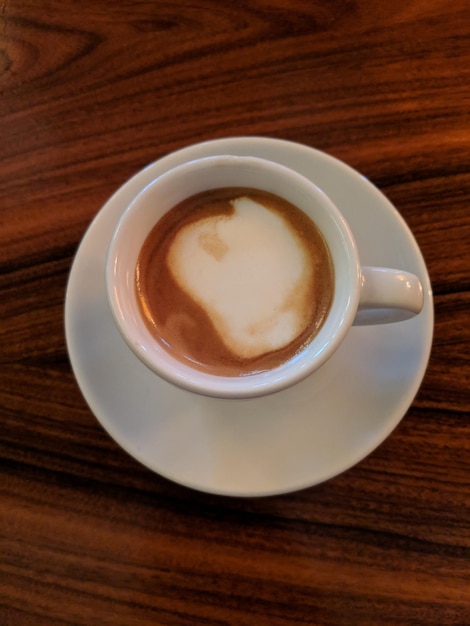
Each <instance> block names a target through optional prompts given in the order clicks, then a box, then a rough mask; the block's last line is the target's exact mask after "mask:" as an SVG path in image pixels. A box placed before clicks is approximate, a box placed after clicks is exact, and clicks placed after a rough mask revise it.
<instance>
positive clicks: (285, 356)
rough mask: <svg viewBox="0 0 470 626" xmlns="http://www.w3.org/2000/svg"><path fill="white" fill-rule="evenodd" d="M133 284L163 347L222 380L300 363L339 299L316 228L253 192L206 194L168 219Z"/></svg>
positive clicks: (152, 237)
mask: <svg viewBox="0 0 470 626" xmlns="http://www.w3.org/2000/svg"><path fill="white" fill-rule="evenodd" d="M258 215H259V219H258ZM252 217H253V226H252V225H251V222H250V220H251V219H252ZM256 220H257V221H256ZM270 228H271V230H270ZM276 237H279V241H280V242H281V243H280V244H279V243H278V242H277V239H276ZM284 241H285V242H286V245H284ZM236 247H238V248H240V249H239V250H234V249H233V248H236ZM282 254H285V257H286V258H283V257H282ZM290 257H292V259H291V258H290ZM294 257H295V259H294ZM270 259H271V260H272V261H275V263H273V267H270V266H268V262H269V260H270ZM290 266H292V267H290ZM284 270H286V271H284ZM224 272H225V273H224ZM289 272H290V273H289ZM135 278H136V293H137V297H138V302H139V306H140V309H141V312H142V315H143V317H144V319H145V322H146V324H147V326H148V328H149V330H150V331H151V333H152V335H153V336H154V337H155V339H156V340H157V341H158V342H159V343H160V344H161V345H162V346H163V347H164V348H165V349H166V350H167V351H169V352H170V353H171V354H172V355H173V356H174V357H176V358H177V359H179V360H180V361H182V362H184V363H186V364H187V365H191V366H193V367H195V368H197V369H199V370H202V371H205V372H208V373H211V374H215V375H221V376H244V375H249V374H253V373H257V372H260V371H266V370H269V369H272V368H274V367H276V366H278V365H280V364H281V363H283V362H285V361H287V360H289V359H291V358H292V357H293V356H295V355H296V354H297V353H298V352H299V351H300V350H302V348H303V347H304V346H305V345H306V344H307V343H308V342H309V341H310V340H311V339H312V338H313V337H314V336H315V335H316V334H317V333H318V331H319V329H320V328H321V326H322V324H323V322H324V320H325V318H326V316H327V315H328V312H329V309H330V306H331V302H332V299H333V291H334V271H333V266H332V262H331V258H330V253H329V250H328V247H327V245H326V243H325V241H324V239H323V237H322V235H321V233H320V232H319V230H318V228H317V227H316V226H315V224H314V223H313V222H312V220H311V219H310V218H309V217H308V216H306V215H305V214H304V213H303V212H302V211H301V210H300V209H298V208H297V207H295V206H293V205H292V204H290V203H289V202H287V201H285V200H284V199H282V198H279V197H278V196H275V195H273V194H270V193H267V192H264V191H259V190H255V189H245V188H222V189H212V190H209V191H206V192H203V193H199V194H197V195H195V196H192V197H190V198H187V199H186V200H184V201H183V202H181V203H180V204H178V205H177V206H175V207H174V208H173V209H171V210H170V211H169V212H168V213H166V214H165V215H164V217H163V218H161V219H160V221H159V222H158V223H157V224H156V225H155V227H154V228H153V230H152V231H151V232H150V233H149V235H148V237H147V239H146V241H145V243H144V245H143V247H142V250H141V252H140V255H139V258H138V262H137V267H136V274H135ZM257 281H258V282H257ZM245 283H246V284H245ZM222 300H223V301H222ZM252 312H253V316H252V317H253V319H251V317H250V316H251V315H252ZM258 312H259V314H258Z"/></svg>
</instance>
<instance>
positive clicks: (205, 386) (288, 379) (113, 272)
mask: <svg viewBox="0 0 470 626" xmlns="http://www.w3.org/2000/svg"><path fill="white" fill-rule="evenodd" d="M216 165H217V167H220V168H223V167H236V168H237V167H239V166H240V167H241V166H245V167H258V168H260V167H261V168H263V171H267V170H269V172H270V174H271V175H273V174H274V175H275V176H279V177H282V180H284V181H287V182H289V183H290V185H291V186H292V185H294V184H295V185H300V186H302V188H303V190H304V192H305V193H313V194H315V196H316V197H317V198H318V199H320V200H321V204H322V206H323V207H324V209H325V208H326V209H327V211H328V212H329V215H330V216H331V219H333V221H334V222H335V224H336V227H337V228H338V232H339V233H340V234H341V237H342V245H343V246H344V248H345V251H346V256H347V259H348V264H347V268H346V269H347V271H348V276H347V277H343V278H345V279H346V280H347V283H348V284H349V289H348V293H347V294H346V297H344V294H342V297H343V300H344V301H345V302H346V304H345V305H344V306H343V308H342V310H341V311H339V310H337V306H336V307H335V304H336V301H337V297H338V294H337V289H338V286H337V285H336V279H335V293H334V300H333V303H332V305H331V309H330V313H329V314H328V316H327V319H326V320H325V323H324V324H323V325H322V327H321V329H320V331H319V333H318V334H317V335H315V337H314V338H313V339H312V340H311V341H310V342H309V343H308V344H307V346H306V347H305V348H304V349H302V350H301V351H300V353H299V355H297V356H294V357H293V358H291V359H289V360H288V361H286V362H285V363H283V364H281V365H279V366H277V367H276V368H273V369H271V370H268V371H266V372H261V373H254V374H249V375H246V376H236V377H229V376H219V375H215V374H209V373H206V372H202V371H200V370H197V369H195V368H192V367H190V366H188V365H185V364H184V363H182V362H181V361H179V360H177V359H176V358H175V357H173V356H171V355H170V353H168V352H167V351H165V350H164V349H163V348H162V347H160V346H157V345H156V341H155V340H152V336H151V334H150V332H149V331H148V329H146V326H145V324H144V323H143V320H142V318H141V317H140V319H138V317H137V316H140V313H138V312H136V310H135V307H134V308H132V307H131V309H129V308H128V307H126V306H125V305H126V298H127V299H129V296H130V297H131V299H132V298H133V297H134V298H135V290H134V273H133V272H134V271H135V266H134V267H133V268H132V275H131V272H130V271H129V268H127V274H126V276H125V281H122V279H121V280H120V282H119V280H118V276H121V278H122V268H121V267H120V265H119V263H120V254H119V252H120V250H121V249H122V248H121V247H122V245H123V241H125V239H126V237H127V236H128V230H127V229H128V228H129V226H130V225H131V224H132V223H135V220H136V216H138V215H139V214H140V215H142V212H143V211H144V206H145V202H146V201H147V200H148V198H149V197H151V196H152V194H153V193H155V188H156V187H164V186H165V185H168V186H170V185H171V183H172V182H174V181H175V180H178V179H179V178H180V177H181V176H182V175H184V174H186V175H188V174H189V173H190V172H191V173H192V174H197V173H198V172H200V171H201V170H202V169H205V168H207V167H209V168H213V167H214V166H216ZM223 186H228V185H219V187H223ZM234 186H235V185H234ZM240 186H245V185H243V184H242V185H240ZM253 186H254V185H253ZM262 187H263V186H260V188H262ZM208 188H216V187H214V185H212V186H210V187H208ZM201 191H203V189H201ZM193 193H197V192H189V193H187V194H184V197H189V196H190V195H193ZM278 195H287V194H279V193H278ZM172 206H174V204H173V205H172ZM170 208H171V206H169V207H168V209H167V210H169V209H170ZM300 208H301V207H300ZM324 209H322V210H324ZM164 212H166V211H164ZM158 219H159V218H157V219H155V221H154V222H153V224H155V223H157V221H158ZM148 232H149V231H148V230H147V234H148ZM144 239H145V237H144ZM144 239H142V240H141V241H140V245H139V250H140V248H141V246H142V244H143V241H144ZM329 243H330V242H328V245H329ZM119 272H121V274H119ZM335 274H336V266H335ZM105 279H106V292H107V299H108V304H109V306H110V309H111V313H112V317H113V319H114V322H115V324H116V326H117V328H118V330H119V332H120V334H121V336H122V337H123V339H124V340H125V342H126V343H127V345H128V346H129V347H130V349H131V350H132V351H133V352H134V353H135V354H136V356H137V357H138V358H139V359H140V360H141V361H142V362H143V363H144V364H145V365H146V366H147V367H149V369H150V370H152V371H153V372H154V373H155V374H156V375H158V376H160V377H161V378H163V379H165V380H167V381H168V382H170V383H173V384H175V385H177V386H178V387H180V388H183V389H186V390H188V391H192V392H196V393H199V394H202V395H208V396H211V397H219V398H250V397H258V396H263V395H267V394H271V393H274V392H277V391H281V390H282V389H285V388H286V387H289V386H292V385H294V384H296V383H298V382H300V381H301V380H302V379H304V378H306V377H307V376H308V375H310V374H312V373H313V372H314V371H315V370H316V369H318V368H319V367H321V365H323V364H324V363H325V362H326V361H327V360H328V359H329V358H330V357H331V356H332V354H333V353H334V352H335V351H336V349H337V348H338V347H339V345H340V343H341V341H342V340H343V339H344V337H345V335H346V333H347V332H348V330H349V328H350V326H351V325H352V323H353V320H354V317H355V314H356V311H357V306H358V302H359V284H360V263H359V258H358V252H357V246H356V243H355V240H354V237H353V235H352V233H351V230H350V228H349V226H348V224H347V223H346V221H345V219H344V218H343V216H342V214H341V212H340V211H339V209H338V208H337V207H336V206H335V205H334V203H333V202H332V201H331V199H330V198H329V197H328V196H327V195H326V194H325V193H324V192H323V191H322V190H321V189H320V188H319V187H318V186H317V185H316V184H315V183H314V182H312V181H311V180H310V179H308V178H306V177H305V176H303V175H302V174H300V173H298V172H296V171H295V170H292V169H291V168H289V167H287V166H284V165H281V164H279V163H276V162H273V161H269V160H267V159H263V158H259V157H252V156H234V155H217V156H210V157H203V158H200V159H194V160H191V161H188V162H185V163H183V164H180V165H178V166H176V167H174V168H171V169H170V170H168V171H166V172H165V173H163V174H161V175H159V176H157V177H156V178H155V179H154V180H152V181H151V182H150V183H149V184H148V185H146V186H145V187H144V188H143V189H142V190H141V191H140V192H139V193H138V194H137V195H136V196H135V197H134V198H133V199H132V201H131V202H130V203H129V205H128V206H127V207H126V209H125V210H124V212H123V214H122V215H121V217H120V219H119V220H118V223H117V226H116V228H115V230H114V232H113V235H112V238H111V241H110V243H109V246H108V250H107V254H106V261H105ZM123 282H124V283H125V288H124V287H123ZM131 285H132V286H131ZM123 292H124V293H123ZM132 294H133V295H132ZM333 310H335V319H336V318H337V319H336V321H335V324H334V328H333V330H328V329H329V328H330V327H333V324H332V317H333V315H332V312H333ZM136 328H139V329H141V330H142V329H144V328H145V329H146V333H145V331H144V332H143V335H139V336H138V333H136V332H135V329H136ZM328 333H329V334H328ZM143 337H147V340H150V341H152V344H153V345H152V349H151V350H150V349H149V345H148V344H147V345H146V343H145V341H143V340H142V338H143ZM313 352H315V353H314V354H313ZM309 354H311V356H310V358H308V355H309Z"/></svg>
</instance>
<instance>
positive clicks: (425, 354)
mask: <svg viewBox="0 0 470 626" xmlns="http://www.w3.org/2000/svg"><path fill="white" fill-rule="evenodd" d="M259 142H261V144H262V145H263V146H266V145H269V144H271V147H272V148H273V150H274V149H276V150H282V147H283V146H287V147H288V149H289V150H291V149H295V150H298V151H299V154H300V152H302V153H303V158H306V159H309V157H310V158H311V155H312V153H316V155H317V156H318V157H319V158H321V159H326V160H327V161H329V162H330V164H331V166H332V167H340V168H341V169H343V170H347V172H348V175H349V176H351V175H353V176H355V177H356V178H357V180H358V181H359V183H360V184H362V185H364V184H366V185H367V191H368V193H375V194H377V197H378V198H379V201H380V203H381V204H382V205H384V206H386V207H387V209H388V210H389V211H390V210H392V211H393V213H394V218H395V219H398V220H399V222H400V228H401V229H405V231H406V235H407V243H408V244H409V245H412V246H413V253H414V256H415V257H416V260H417V262H418V261H419V263H420V264H421V266H422V272H423V275H422V276H421V278H422V280H423V287H424V291H425V300H426V302H427V305H428V307H427V318H425V319H423V324H425V323H426V322H427V328H426V329H424V330H425V334H426V341H423V347H422V348H421V349H420V350H419V354H420V365H421V366H420V368H419V370H418V371H416V373H415V376H413V380H414V384H413V385H411V387H410V390H409V391H408V392H407V393H404V394H403V396H402V397H400V399H399V400H398V401H397V403H396V404H397V406H396V407H395V408H394V410H393V411H391V412H390V414H391V415H398V414H399V416H398V417H396V418H395V419H389V420H388V421H387V417H386V416H384V423H385V424H388V426H389V427H388V428H385V429H383V430H382V431H381V433H380V434H381V437H380V438H379V439H376V440H375V441H374V442H373V443H372V445H370V446H369V447H363V448H362V449H361V450H360V452H359V454H357V455H356V457H357V458H356V460H355V461H354V462H352V463H351V462H347V463H346V464H345V465H344V466H341V464H339V463H337V467H336V470H335V471H333V472H330V473H327V474H326V475H323V476H320V477H318V476H317V477H312V478H311V479H307V480H305V481H299V483H298V484H296V485H295V486H291V487H290V488H288V489H286V488H285V487H284V488H281V489H276V488H275V487H273V488H271V489H269V490H262V491H250V492H247V491H246V489H243V490H240V491H236V490H234V489H230V490H224V489H221V488H217V489H214V488H211V487H208V486H207V485H206V486H202V485H201V484H198V483H197V482H191V481H188V480H184V481H183V480H181V479H179V478H176V477H175V476H173V475H171V474H169V473H165V471H162V469H161V468H159V469H156V467H155V466H152V464H151V463H149V461H148V459H145V458H142V456H140V455H139V454H138V453H137V452H136V450H132V449H131V446H130V444H129V442H126V441H122V440H120V438H119V436H116V433H114V432H112V428H111V429H110V428H109V427H108V426H109V424H110V420H109V419H107V418H105V417H104V416H103V415H99V414H98V413H99V411H97V408H96V407H93V406H92V404H91V403H90V398H88V397H87V394H86V393H85V389H86V387H87V384H86V383H85V382H84V380H83V379H81V377H80V373H79V372H78V371H77V369H78V366H77V364H76V362H75V355H74V353H73V348H72V344H73V337H72V334H73V332H72V328H71V320H70V315H71V312H70V307H69V304H70V299H71V290H72V280H71V279H72V276H73V273H74V269H75V268H76V265H77V264H78V263H79V262H80V261H81V260H82V259H81V252H82V250H83V249H84V246H85V242H86V241H87V238H88V237H89V236H91V235H90V233H91V232H92V231H94V230H95V229H98V228H99V225H100V220H101V219H104V218H105V217H109V215H108V213H109V214H111V213H112V212H113V209H114V212H116V209H115V208H114V204H115V203H116V202H117V201H118V200H119V197H120V196H122V197H123V196H124V195H125V194H126V192H129V190H130V189H131V188H132V187H133V186H135V185H136V183H137V181H139V180H143V179H144V178H145V177H146V176H147V174H151V172H152V168H155V167H156V166H157V165H159V166H160V167H162V166H164V167H165V168H166V169H168V168H170V167H172V162H173V163H174V162H175V161H176V162H177V161H178V160H179V159H181V157H182V156H184V155H185V154H189V153H191V154H193V153H194V152H195V151H196V152H197V151H198V150H199V151H202V152H204V151H205V150H207V149H211V150H213V149H217V150H218V149H219V148H220V147H222V146H226V145H227V144H229V145H230V146H232V149H233V150H234V148H233V146H234V145H235V146H237V148H235V149H236V150H238V151H240V150H244V149H246V148H247V147H248V146H252V148H251V149H253V148H254V144H255V143H256V144H258V143H259ZM219 153H220V152H216V153H215V154H219ZM192 158H198V157H197V156H196V157H194V156H193V157H192ZM276 162H279V161H277V160H276ZM134 193H136V192H134ZM340 208H341V207H340ZM124 210H125V206H124V207H121V209H120V212H119V215H121V214H122V212H123V211H124ZM117 219H119V216H118V218H117ZM114 221H115V220H114V219H113V222H114ZM108 321H109V322H111V323H112V318H111V314H110V315H109V320H108ZM433 326H434V310H433V298H432V291H431V285H430V281H429V275H428V272H427V268H426V265H425V262H424V258H423V256H422V253H421V251H420V249H419V247H418V244H417V242H416V240H415V239H414V236H413V234H412V233H411V231H410V229H409V227H408V225H407V224H406V222H405V220H404V219H403V217H402V216H401V215H400V213H399V212H398V211H397V209H396V208H395V207H394V206H393V205H392V204H391V203H390V201H389V200H388V198H386V196H384V195H383V194H382V192H380V191H379V190H378V189H377V188H376V187H375V186H374V185H373V184H372V183H371V182H370V181H369V180H367V179H365V177H364V176H362V175H361V174H359V173H358V172H357V171H356V170H354V169H353V168H351V167H350V166H348V165H347V164H345V163H343V162H342V161H340V160H338V159H337V158H336V157H333V156H331V155H329V154H327V153H324V152H322V151H320V150H317V149H315V148H310V147H309V146H306V145H304V144H297V143H295V142H291V141H288V140H283V139H273V138H266V137H257V136H253V137H227V138H222V139H216V140H209V141H204V142H200V143H198V144H194V145H192V146H188V147H186V148H182V149H180V150H177V151H176V152H173V153H171V154H169V155H167V156H164V157H162V158H160V159H157V160H156V161H154V162H153V163H150V164H149V165H148V166H146V167H145V168H143V169H142V170H140V171H139V172H137V173H136V174H135V175H134V176H132V177H131V178H130V179H129V180H128V181H126V182H125V183H124V184H123V185H122V186H121V187H120V188H119V189H118V190H117V191H116V192H115V193H114V194H113V195H112V196H111V197H110V198H109V199H108V201H107V202H106V203H105V204H104V205H103V207H102V208H101V210H100V211H99V212H98V213H97V215H96V216H95V218H94V219H93V220H92V222H91V223H90V225H89V227H88V229H87V231H86V232H85V235H84V236H83V238H82V241H81V242H80V245H79V246H78V249H77V252H76V255H75V258H74V261H73V264H72V268H71V271H70V274H69V281H68V284H67V291H66V300H65V330H66V342H67V349H68V352H69V357H70V362H71V365H72V369H73V372H74V375H75V378H76V380H77V383H78V386H79V388H80V390H81V392H82V394H83V396H84V397H85V400H86V401H87V403H88V404H89V407H90V409H91V411H92V412H93V414H94V415H95V417H96V419H97V420H98V422H99V423H100V424H101V426H102V427H103V428H104V429H105V430H106V432H107V433H108V434H109V436H111V438H112V439H114V440H115V441H116V442H117V443H118V444H119V445H120V446H121V447H122V448H123V449H124V450H125V451H126V452H127V453H128V454H130V455H131V456H132V457H133V458H135V459H136V460H138V461H139V462H140V463H142V464H143V465H144V466H146V467H147V468H149V469H150V470H151V471H154V472H155V473H157V474H159V475H161V476H163V477H165V478H167V479H169V480H171V481H173V482H175V483H178V484H181V485H183V486H186V487H189V488H192V489H195V490H198V491H202V492H206V493H212V494H218V495H224V496H235V497H263V496H270V495H281V494H285V493H292V492H295V491H299V490H302V489H305V488H308V487H311V486H314V485H317V484H320V483H322V482H324V481H326V480H328V479H330V478H333V477H334V476H337V475H339V474H341V473H343V472H344V471H346V470H347V469H350V468H351V467H353V466H354V465H356V464H357V463H359V462H360V461H362V460H363V459H364V458H366V457H367V456H368V455H369V454H370V453H371V452H372V451H373V450H374V449H376V448H377V447H378V446H379V445H380V444H381V443H383V441H384V440H385V439H386V438H387V437H388V436H389V435H390V433H391V432H392V431H393V430H394V429H395V428H396V426H397V425H398V424H399V423H400V421H401V420H402V419H403V417H404V416H405V414H406V412H407V410H408V408H409V407H410V405H411V404H412V402H413V399H414V397H415V395H416V393H417V392H418V390H419V387H420V385H421V383H422V380H423V377H424V374H425V372H426V369H427V364H428V361H429V356H430V352H431V347H432V338H433ZM423 328H424V327H423ZM168 384H170V383H168ZM278 393H283V392H282V391H281V392H278ZM226 401H227V402H230V400H226ZM111 424H112V419H111Z"/></svg>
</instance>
